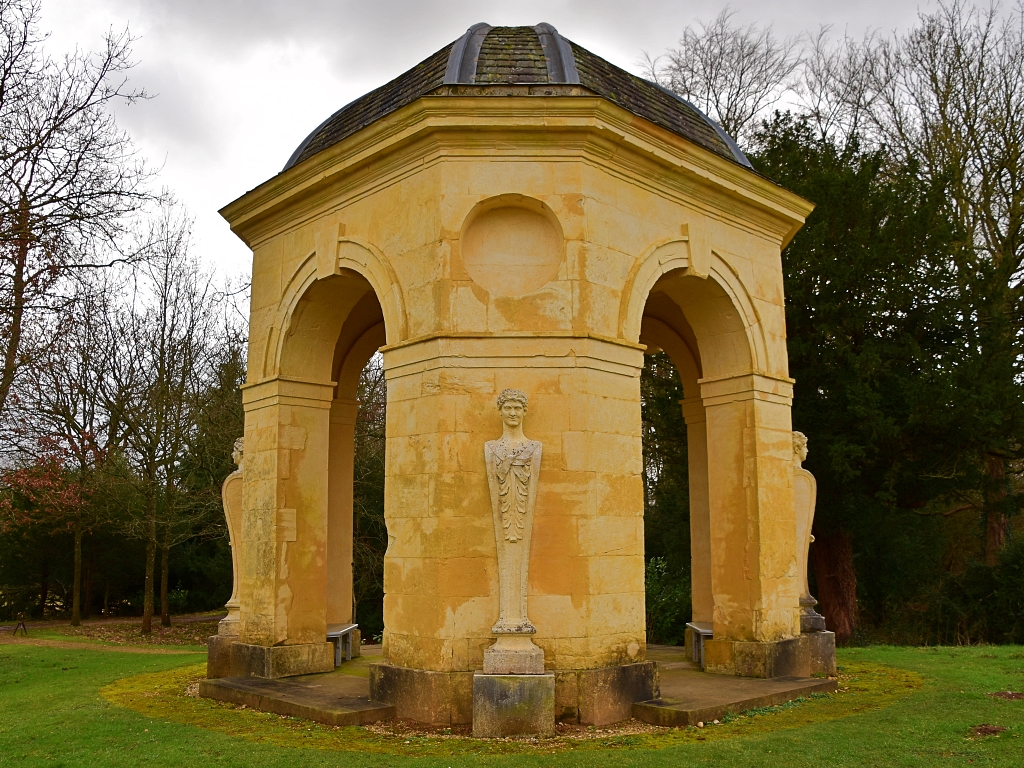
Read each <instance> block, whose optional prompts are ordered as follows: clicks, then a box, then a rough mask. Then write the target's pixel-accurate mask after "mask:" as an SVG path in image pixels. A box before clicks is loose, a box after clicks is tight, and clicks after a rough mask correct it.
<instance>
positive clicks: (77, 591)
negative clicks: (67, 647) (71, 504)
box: [71, 524, 82, 627]
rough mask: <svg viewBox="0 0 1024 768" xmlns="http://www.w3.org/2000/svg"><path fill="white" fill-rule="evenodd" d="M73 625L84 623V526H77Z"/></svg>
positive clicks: (73, 578) (72, 591) (72, 607)
mask: <svg viewBox="0 0 1024 768" xmlns="http://www.w3.org/2000/svg"><path fill="white" fill-rule="evenodd" d="M71 594H72V598H71V626H72V627H77V626H80V625H81V623H82V526H81V524H79V525H76V526H75V573H74V575H73V576H72V584H71Z"/></svg>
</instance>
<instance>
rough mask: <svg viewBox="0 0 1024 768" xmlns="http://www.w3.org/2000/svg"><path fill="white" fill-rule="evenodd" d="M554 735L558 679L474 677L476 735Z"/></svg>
mask: <svg viewBox="0 0 1024 768" xmlns="http://www.w3.org/2000/svg"><path fill="white" fill-rule="evenodd" d="M554 732H555V676H554V675H553V674H551V673H548V674H546V675H486V674H484V675H479V674H477V675H473V735H474V736H475V737H477V738H478V739H479V738H494V737H504V736H549V735H551V734H552V733H554Z"/></svg>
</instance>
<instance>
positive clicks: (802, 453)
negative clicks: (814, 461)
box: [793, 432, 807, 462]
mask: <svg viewBox="0 0 1024 768" xmlns="http://www.w3.org/2000/svg"><path fill="white" fill-rule="evenodd" d="M793 456H794V458H796V460H797V461H801V462H802V461H806V460H807V435H805V434H804V433H803V432H794V433H793Z"/></svg>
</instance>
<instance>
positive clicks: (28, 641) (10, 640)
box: [0, 635, 203, 656]
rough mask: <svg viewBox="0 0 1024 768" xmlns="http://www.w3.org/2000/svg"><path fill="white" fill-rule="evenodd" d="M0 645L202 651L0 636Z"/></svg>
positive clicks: (171, 653)
mask: <svg viewBox="0 0 1024 768" xmlns="http://www.w3.org/2000/svg"><path fill="white" fill-rule="evenodd" d="M0 645H39V646H43V647H44V648H61V649H62V650H66V651H114V652H115V653H153V654H164V655H169V656H185V655H189V656H197V655H199V654H201V653H203V651H174V650H171V649H169V648H138V647H135V648H133V647H131V646H128V647H124V646H116V645H100V644H98V643H82V642H78V643H76V642H74V641H66V642H65V641H62V640H43V639H42V638H39V637H32V636H29V637H8V636H5V635H0Z"/></svg>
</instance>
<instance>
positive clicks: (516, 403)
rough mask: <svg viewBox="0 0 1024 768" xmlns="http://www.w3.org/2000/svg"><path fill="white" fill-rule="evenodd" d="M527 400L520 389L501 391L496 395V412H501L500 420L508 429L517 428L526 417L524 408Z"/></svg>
mask: <svg viewBox="0 0 1024 768" xmlns="http://www.w3.org/2000/svg"><path fill="white" fill-rule="evenodd" d="M528 401H529V399H528V398H527V396H526V393H525V392H523V391H522V390H520V389H503V390H501V394H500V395H498V410H499V411H500V412H501V419H502V421H504V422H505V424H507V425H508V426H510V427H515V426H518V425H519V424H521V423H522V421H523V416H524V415H526V408H527V404H528Z"/></svg>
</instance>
